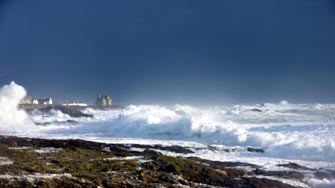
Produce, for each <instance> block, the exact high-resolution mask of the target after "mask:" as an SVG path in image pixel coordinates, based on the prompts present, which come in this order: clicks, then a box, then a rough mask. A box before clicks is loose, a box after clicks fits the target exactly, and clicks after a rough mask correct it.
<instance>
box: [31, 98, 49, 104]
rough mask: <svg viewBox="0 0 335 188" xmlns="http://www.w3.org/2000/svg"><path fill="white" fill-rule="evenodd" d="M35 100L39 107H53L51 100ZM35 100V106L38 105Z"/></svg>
mask: <svg viewBox="0 0 335 188" xmlns="http://www.w3.org/2000/svg"><path fill="white" fill-rule="evenodd" d="M34 100H37V104H39V105H52V99H51V98H48V99H47V98H44V99H34ZM34 100H33V104H35V103H36V101H35V103H34Z"/></svg>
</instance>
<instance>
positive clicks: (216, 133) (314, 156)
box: [0, 83, 335, 187]
mask: <svg viewBox="0 0 335 188" xmlns="http://www.w3.org/2000/svg"><path fill="white" fill-rule="evenodd" d="M15 93H19V95H15ZM24 94H25V92H23V91H22V88H20V86H18V85H16V84H15V83H11V84H9V85H7V86H5V87H3V88H2V89H1V90H0V106H7V107H6V108H0V109H1V110H0V131H1V133H2V134H10V135H17V136H28V137H39V138H55V139H67V138H71V139H73V138H79V139H84V140H91V141H100V142H106V143H136V144H141V143H142V144H162V145H179V146H184V147H188V148H189V149H191V150H193V151H194V152H195V153H193V154H177V153H173V152H167V151H161V152H162V153H164V154H167V155H175V156H196V157H201V158H204V159H209V160H217V161H239V162H248V163H252V164H257V165H260V166H262V167H263V168H264V169H269V170H281V169H282V167H278V164H284V163H289V162H295V163H298V164H301V165H304V166H307V167H311V168H323V169H332V170H334V169H335V104H291V103H289V102H287V101H282V102H280V103H265V104H252V105H251V104H250V105H227V106H224V105H223V106H207V107H204V106H202V107H196V106H190V105H172V106H161V105H128V106H126V107H125V108H123V109H117V110H96V109H90V108H87V109H85V110H83V112H84V113H90V114H93V115H94V118H72V117H70V116H68V115H66V114H63V113H62V112H60V111H57V110H52V111H50V112H49V113H42V112H40V111H32V112H30V113H29V114H26V113H25V112H23V111H22V110H18V109H17V108H16V105H17V103H18V101H19V99H20V98H21V97H22V96H24ZM8 106H15V108H14V107H8ZM7 114H9V116H7ZM10 114H11V115H10ZM16 116H18V117H19V118H15V117H16ZM8 117H12V118H8ZM69 120H71V121H69ZM35 123H38V124H35ZM250 147H251V148H255V149H262V150H264V152H263V153H260V152H249V151H248V148H250ZM213 148H215V149H213ZM227 151H229V152H227ZM282 181H285V180H282ZM307 181H309V183H307V184H295V185H300V186H302V187H309V186H310V185H312V187H313V185H315V187H332V186H335V177H334V178H331V179H315V178H314V179H313V177H311V178H309V179H307V180H306V181H305V183H306V182H307ZM296 183H299V182H296ZM300 183H301V182H300Z"/></svg>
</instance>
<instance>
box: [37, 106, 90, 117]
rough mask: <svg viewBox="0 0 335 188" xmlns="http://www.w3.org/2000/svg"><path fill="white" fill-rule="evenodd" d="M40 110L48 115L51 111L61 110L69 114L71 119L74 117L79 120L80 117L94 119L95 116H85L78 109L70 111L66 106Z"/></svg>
mask: <svg viewBox="0 0 335 188" xmlns="http://www.w3.org/2000/svg"><path fill="white" fill-rule="evenodd" d="M38 110H39V111H41V112H44V113H48V112H50V111H51V110H59V111H61V112H62V113H64V114H67V115H69V116H71V117H74V118H79V117H89V118H93V114H85V113H82V112H81V111H79V110H77V109H70V108H68V107H65V106H48V107H46V108H40V109H38Z"/></svg>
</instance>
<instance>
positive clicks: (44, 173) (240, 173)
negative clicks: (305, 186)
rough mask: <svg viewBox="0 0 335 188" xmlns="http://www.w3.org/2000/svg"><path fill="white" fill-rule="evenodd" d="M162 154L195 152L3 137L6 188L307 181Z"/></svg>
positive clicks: (0, 177) (1, 178)
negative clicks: (276, 178) (268, 176)
mask: <svg viewBox="0 0 335 188" xmlns="http://www.w3.org/2000/svg"><path fill="white" fill-rule="evenodd" d="M134 148H135V149H134ZM136 148H137V149H136ZM139 148H141V149H139ZM157 149H160V150H162V149H165V150H171V151H173V152H182V153H187V152H190V151H188V150H187V148H183V147H180V146H171V147H168V148H167V147H164V146H159V145H138V144H137V145H130V144H105V143H99V142H90V141H84V140H71V139H70V140H47V139H38V138H20V137H15V136H0V157H1V160H0V164H1V165H0V172H1V174H0V186H1V187H21V186H25V187H59V186H63V187H64V186H71V187H99V186H100V187H143V186H144V187H278V188H284V187H285V188H290V187H294V186H291V185H289V184H284V183H282V182H280V181H277V180H273V179H269V178H266V176H267V175H272V176H273V175H275V176H281V177H282V178H285V177H289V176H296V178H302V177H303V176H301V174H299V173H296V172H293V171H286V172H281V173H280V174H273V172H267V171H262V170H261V169H259V168H258V167H257V166H255V165H252V164H247V163H245V164H244V163H238V162H217V161H209V160H203V159H200V158H183V157H171V156H165V155H163V154H161V153H160V152H159V151H157ZM1 161H2V162H1ZM240 166H253V167H254V168H256V170H255V171H253V172H248V171H245V170H242V169H240V168H238V167H240ZM292 166H293V165H292ZM295 168H303V167H300V166H295ZM260 175H262V176H263V178H261V177H260Z"/></svg>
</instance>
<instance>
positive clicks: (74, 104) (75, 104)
mask: <svg viewBox="0 0 335 188" xmlns="http://www.w3.org/2000/svg"><path fill="white" fill-rule="evenodd" d="M61 105H62V106H88V105H87V104H86V103H82V102H75V101H73V102H63V103H62V104H61Z"/></svg>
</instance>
